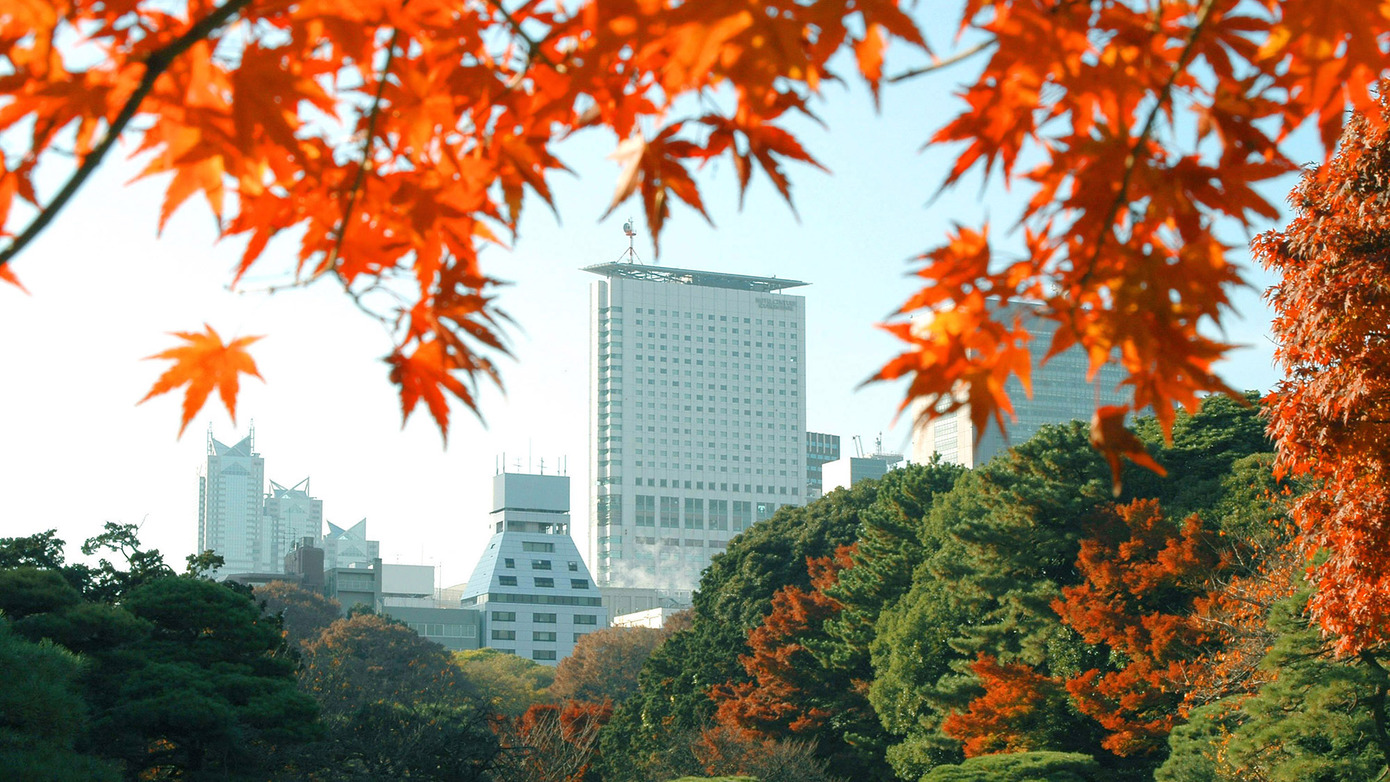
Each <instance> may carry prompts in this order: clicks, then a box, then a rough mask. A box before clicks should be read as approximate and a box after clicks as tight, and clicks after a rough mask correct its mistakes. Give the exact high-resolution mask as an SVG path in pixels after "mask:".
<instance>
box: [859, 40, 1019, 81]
mask: <svg viewBox="0 0 1390 782" xmlns="http://www.w3.org/2000/svg"><path fill="white" fill-rule="evenodd" d="M997 43H999V42H998V41H997V40H995V39H993V38H991V39H989V40H987V41H981V42H979V43H977V44H975V45H974V46H972V47H970V48H969V49H965V50H962V51H959V52H956V53H955V54H953V55H951V56H950V57H947V58H946V59H944V60H937V61H936V62H934V63H932V64H931V65H923V66H922V67H920V68H913V69H912V70H910V71H903V72H902V73H899V74H897V75H896V76H889V77H888V78H886V79H884V81H885V82H887V83H888V84H894V83H897V82H900V81H907V80H908V79H915V78H917V77H918V76H923V75H925V74H928V73H932V72H933V71H939V70H941V69H943V68H949V67H951V66H952V65H955V64H957V63H960V62H963V61H965V60H968V59H970V58H971V57H974V56H975V55H977V54H979V53H980V52H982V51H984V50H985V49H988V48H990V47H991V46H994V45H995V44H997Z"/></svg>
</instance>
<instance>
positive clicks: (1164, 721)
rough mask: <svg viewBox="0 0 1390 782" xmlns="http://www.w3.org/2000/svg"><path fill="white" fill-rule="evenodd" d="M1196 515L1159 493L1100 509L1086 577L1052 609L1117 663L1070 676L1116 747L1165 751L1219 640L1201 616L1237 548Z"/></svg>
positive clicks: (1084, 566) (1082, 567)
mask: <svg viewBox="0 0 1390 782" xmlns="http://www.w3.org/2000/svg"><path fill="white" fill-rule="evenodd" d="M1227 548H1228V547H1227V546H1224V545H1221V544H1220V542H1219V537H1218V536H1217V535H1216V534H1215V533H1213V532H1211V531H1209V530H1207V529H1206V528H1204V527H1203V525H1202V521H1201V519H1199V518H1198V517H1197V516H1196V515H1193V516H1190V517H1188V519H1187V520H1186V521H1185V522H1183V524H1182V525H1181V526H1180V527H1179V526H1178V525H1176V524H1174V523H1173V522H1171V521H1169V520H1168V519H1167V518H1165V517H1164V515H1163V511H1162V510H1161V509H1160V508H1159V506H1158V503H1157V502H1156V501H1154V500H1136V501H1134V502H1132V503H1129V504H1127V505H1123V506H1118V507H1114V508H1107V509H1105V510H1103V511H1101V512H1100V513H1099V514H1097V519H1096V521H1095V522H1094V524H1093V526H1092V534H1091V536H1090V537H1088V538H1087V539H1085V540H1083V541H1082V542H1081V553H1080V555H1079V556H1078V557H1077V561H1076V566H1077V569H1078V570H1079V571H1080V572H1081V575H1082V577H1083V579H1084V580H1083V581H1082V582H1081V583H1080V584H1076V585H1074V586H1068V587H1063V588H1062V597H1061V598H1060V599H1058V600H1054V601H1053V603H1052V608H1053V610H1055V611H1056V612H1057V613H1058V615H1059V616H1061V618H1062V621H1063V622H1065V623H1066V624H1067V625H1069V626H1070V627H1071V628H1072V629H1074V630H1076V631H1077V632H1078V633H1080V634H1081V637H1082V638H1083V639H1084V640H1085V641H1086V642H1087V643H1090V644H1105V645H1106V646H1107V647H1109V648H1110V650H1111V652H1112V655H1111V657H1112V659H1117V660H1122V661H1123V662H1121V663H1120V664H1118V665H1116V666H1115V670H1110V671H1102V670H1099V669H1091V670H1089V671H1085V672H1083V673H1081V674H1080V675H1078V676H1074V677H1072V678H1071V679H1070V680H1068V681H1067V683H1066V685H1067V691H1068V692H1069V693H1070V694H1071V697H1072V699H1073V700H1074V701H1075V703H1076V705H1077V708H1079V709H1080V710H1081V712H1082V713H1083V714H1086V715H1087V716H1089V717H1091V718H1092V719H1094V720H1096V722H1098V723H1100V725H1101V727H1103V728H1104V729H1105V730H1106V732H1107V734H1108V735H1107V736H1106V738H1105V739H1104V740H1103V741H1102V742H1101V746H1103V747H1105V748H1106V749H1108V750H1110V751H1111V752H1114V753H1115V754H1117V755H1132V754H1141V755H1142V754H1153V753H1160V752H1162V751H1163V749H1164V748H1165V746H1166V740H1167V737H1168V733H1169V731H1171V730H1172V729H1173V725H1174V724H1176V722H1177V720H1178V718H1179V716H1180V715H1179V707H1180V706H1181V705H1182V703H1183V700H1184V697H1185V696H1186V691H1187V689H1188V687H1189V686H1190V685H1191V684H1192V683H1193V682H1194V681H1196V680H1197V679H1198V678H1200V676H1201V670H1202V668H1203V667H1204V666H1205V665H1206V663H1207V660H1206V659H1205V654H1206V653H1207V652H1208V651H1211V650H1212V649H1214V648H1215V647H1217V646H1218V644H1219V641H1220V639H1219V638H1218V637H1217V636H1216V635H1215V633H1213V632H1212V631H1211V630H1210V629H1209V628H1208V627H1206V626H1205V625H1204V624H1203V623H1202V622H1201V621H1200V619H1199V618H1198V617H1197V613H1198V610H1199V609H1201V608H1202V607H1203V606H1205V605H1206V604H1208V603H1209V602H1211V598H1210V597H1209V594H1210V592H1211V589H1212V586H1213V584H1214V583H1215V580H1216V578H1217V577H1218V576H1220V575H1221V574H1222V571H1224V570H1226V569H1227V568H1229V567H1230V564H1231V559H1232V556H1231V554H1230V553H1229V552H1227V551H1226V550H1225V549H1227Z"/></svg>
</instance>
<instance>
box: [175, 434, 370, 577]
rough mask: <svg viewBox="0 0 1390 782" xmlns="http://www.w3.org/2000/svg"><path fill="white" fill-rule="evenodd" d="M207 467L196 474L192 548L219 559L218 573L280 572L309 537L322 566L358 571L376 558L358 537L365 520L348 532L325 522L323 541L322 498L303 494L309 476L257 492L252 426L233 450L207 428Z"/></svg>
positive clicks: (261, 471) (261, 472)
mask: <svg viewBox="0 0 1390 782" xmlns="http://www.w3.org/2000/svg"><path fill="white" fill-rule="evenodd" d="M207 456H208V462H207V470H206V471H205V472H204V473H203V474H202V475H201V476H199V477H198V548H197V550H198V551H207V550H209V549H211V550H212V551H215V552H216V553H218V554H220V555H221V556H222V557H223V559H224V560H225V564H224V565H223V568H222V572H224V573H264V574H273V573H283V572H285V555H286V554H288V553H289V552H290V550H291V549H293V548H294V547H295V545H296V544H299V543H301V542H303V541H304V539H305V538H312V539H313V541H314V543H313V544H314V545H315V546H322V547H323V548H324V549H325V556H326V560H327V564H328V565H329V566H330V567H335V566H341V567H347V566H349V565H351V564H354V563H355V564H358V565H359V566H365V565H367V564H370V563H371V561H372V559H373V558H375V557H377V556H380V549H379V544H378V543H377V542H376V541H369V540H367V538H366V535H367V529H366V520H365V519H364V520H362V521H360V522H358V523H357V524H355V525H353V526H352V527H350V528H343V527H339V526H337V525H334V524H329V525H328V526H329V528H330V531H329V536H328V539H327V540H325V539H324V536H323V501H322V500H319V499H315V498H314V497H313V496H312V495H310V493H309V479H308V478H305V479H304V480H302V481H300V482H298V483H296V484H294V485H293V486H283V485H281V484H279V483H276V482H275V481H270V490H269V491H266V490H265V483H266V481H265V459H263V458H262V457H261V455H260V454H259V453H257V452H256V428H255V426H254V425H253V426H252V427H251V431H250V433H249V434H247V435H246V437H244V438H242V440H241V441H240V442H238V443H237V444H236V445H226V444H225V443H222V442H221V441H219V440H217V439H216V438H214V437H213V436H212V430H211V429H209V430H208V449H207Z"/></svg>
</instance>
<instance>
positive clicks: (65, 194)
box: [0, 0, 251, 266]
mask: <svg viewBox="0 0 1390 782" xmlns="http://www.w3.org/2000/svg"><path fill="white" fill-rule="evenodd" d="M250 3H251V0H227V2H226V3H223V4H222V5H221V6H219V7H218V8H217V10H215V11H213V12H212V13H210V14H208V15H207V16H205V17H203V18H202V19H200V20H198V22H197V23H196V24H194V25H193V26H192V27H190V28H188V30H187V31H186V32H185V33H184V34H183V35H180V36H179V37H178V38H176V39H174V40H173V41H172V42H170V43H169V45H167V46H165V47H163V48H161V49H158V50H156V51H155V52H154V53H153V54H151V55H150V56H149V59H147V60H145V75H144V76H143V77H142V78H141V79H140V84H139V86H137V87H136V88H135V91H134V92H132V93H131V94H130V97H129V98H127V99H126V102H125V104H124V105H123V106H121V111H120V113H119V114H117V115H116V119H114V120H113V121H112V122H111V124H110V125H109V126H108V127H107V128H106V134H105V135H104V136H103V137H102V139H101V142H100V143H99V144H97V145H96V147H94V148H93V149H92V152H91V154H89V155H87V157H86V158H84V159H83V161H82V165H80V166H78V167H77V170H76V171H74V172H73V173H72V176H71V177H69V178H68V181H67V182H66V183H64V185H63V188H62V189H61V190H59V191H58V194H57V195H56V196H54V197H53V200H52V201H50V202H49V204H48V206H45V207H43V208H41V209H39V213H38V215H37V216H35V217H34V220H33V221H32V222H30V223H29V225H28V226H26V227H25V228H24V230H23V231H21V232H20V233H19V234H18V235H17V236H15V238H14V241H12V242H10V246H8V247H6V248H5V249H4V250H0V266H3V265H5V264H6V263H9V261H10V259H12V258H14V257H15V256H17V255H19V253H20V252H21V251H23V250H24V248H25V247H27V246H28V245H29V243H30V242H32V241H34V239H35V238H37V237H38V235H39V234H40V233H42V232H43V230H44V229H45V228H47V227H48V224H49V223H51V222H53V219H54V218H55V217H57V216H58V213H59V212H61V211H62V210H63V207H65V206H67V203H68V201H69V200H71V199H72V197H73V196H74V195H75V194H76V193H77V191H78V190H79V189H81V187H82V185H83V184H85V183H86V181H87V178H88V177H90V176H91V175H92V172H93V171H96V169H97V167H98V166H100V165H101V162H102V160H103V159H105V157H106V153H107V152H110V151H111V147H113V146H115V144H116V141H117V140H118V139H119V138H120V137H121V133H122V132H124V131H125V127H126V125H128V124H130V121H131V120H132V119H134V118H135V113H136V112H137V111H139V109H140V104H141V103H143V102H144V100H145V98H147V97H149V94H150V92H151V91H152V90H153V89H154V83H155V81H156V80H158V79H159V77H160V76H161V75H163V73H164V72H165V71H166V70H168V69H169V66H170V65H172V64H173V62H174V60H175V59H176V58H177V57H178V56H179V55H181V54H183V53H184V52H186V51H188V49H189V48H190V47H191V46H193V44H195V43H197V42H199V41H202V40H204V39H206V38H208V36H210V35H211V34H212V33H213V31H214V30H216V29H218V28H219V27H221V26H222V25H223V24H225V23H226V22H227V20H229V19H231V18H232V16H233V15H235V14H236V13H237V12H238V11H240V10H241V9H243V8H245V7H246V6H247V5H250Z"/></svg>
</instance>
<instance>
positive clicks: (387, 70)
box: [320, 27, 401, 295]
mask: <svg viewBox="0 0 1390 782" xmlns="http://www.w3.org/2000/svg"><path fill="white" fill-rule="evenodd" d="M400 35H401V30H400V28H399V27H397V28H393V29H392V30H391V40H390V41H389V42H388V43H387V44H386V62H385V63H384V64H383V65H382V66H381V77H380V78H379V79H377V83H376V95H374V96H372V108H371V111H370V112H368V114H367V136H366V138H364V139H362V164H361V165H359V166H358V167H357V176H355V177H354V178H353V180H352V188H351V189H350V190H348V196H347V204H346V205H344V206H343V216H342V219H341V221H340V222H339V223H338V230H337V234H338V236H337V238H336V239H335V240H334V241H333V252H331V253H330V254H329V255H328V258H327V259H326V260H325V261H324V264H323V270H322V271H323V272H327V271H329V270H331V269H332V268H333V267H334V266H336V265H337V263H338V256H339V255H341V254H342V251H343V237H345V236H346V235H347V231H348V227H349V226H350V225H351V223H352V212H353V210H354V209H356V208H357V196H358V194H359V193H360V192H361V191H362V187H363V186H364V185H365V184H366V180H367V170H368V169H370V168H371V167H372V141H373V139H375V138H376V122H377V119H378V118H379V117H380V116H381V96H382V95H383V94H384V93H385V92H386V80H387V79H388V78H390V76H391V64H392V63H393V62H395V60H396V41H397V40H399V39H400ZM320 273H322V272H320ZM343 288H344V289H345V290H348V293H349V295H350V294H351V293H352V291H351V290H350V289H348V286H347V284H346V282H345V283H344V284H343Z"/></svg>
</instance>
